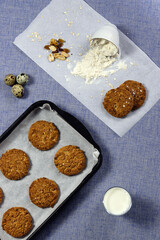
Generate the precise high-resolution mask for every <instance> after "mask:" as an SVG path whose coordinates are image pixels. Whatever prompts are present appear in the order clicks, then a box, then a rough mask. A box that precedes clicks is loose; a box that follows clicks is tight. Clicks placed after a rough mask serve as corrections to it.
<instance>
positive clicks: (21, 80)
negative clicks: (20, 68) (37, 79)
mask: <svg viewBox="0 0 160 240" xmlns="http://www.w3.org/2000/svg"><path fill="white" fill-rule="evenodd" d="M16 81H17V83H18V84H20V85H23V84H25V83H27V82H28V75H27V74H25V73H21V74H19V75H17V77H16Z"/></svg>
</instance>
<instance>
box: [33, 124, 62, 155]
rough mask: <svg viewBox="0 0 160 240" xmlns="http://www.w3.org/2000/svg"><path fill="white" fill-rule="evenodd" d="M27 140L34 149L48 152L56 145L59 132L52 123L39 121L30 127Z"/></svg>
mask: <svg viewBox="0 0 160 240" xmlns="http://www.w3.org/2000/svg"><path fill="white" fill-rule="evenodd" d="M28 139H29V141H30V142H31V144H32V145H33V146H34V147H35V148H37V149H39V150H42V151H45V150H49V149H51V148H52V147H54V145H56V144H57V142H58V140H59V131H58V129H57V127H56V126H55V125H54V124H53V123H52V122H47V121H44V120H40V121H37V122H35V123H33V124H32V125H31V127H30V129H29V133H28Z"/></svg>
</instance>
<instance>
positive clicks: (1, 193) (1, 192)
mask: <svg viewBox="0 0 160 240" xmlns="http://www.w3.org/2000/svg"><path fill="white" fill-rule="evenodd" d="M2 201H3V191H2V188H0V204H1V203H2Z"/></svg>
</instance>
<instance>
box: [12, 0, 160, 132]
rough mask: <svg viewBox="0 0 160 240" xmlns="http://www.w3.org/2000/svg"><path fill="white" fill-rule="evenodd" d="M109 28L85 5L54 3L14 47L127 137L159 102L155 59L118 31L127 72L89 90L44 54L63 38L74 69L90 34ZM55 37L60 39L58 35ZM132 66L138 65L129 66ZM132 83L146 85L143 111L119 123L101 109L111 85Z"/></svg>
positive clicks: (68, 0)
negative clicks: (49, 45) (54, 41)
mask: <svg viewBox="0 0 160 240" xmlns="http://www.w3.org/2000/svg"><path fill="white" fill-rule="evenodd" d="M107 23H108V21H107V20H106V19H105V18H103V17H102V16H101V15H99V14H98V13H97V12H96V11H94V10H93V9H92V8H91V7H89V6H88V5H87V4H86V3H85V2H84V1H83V0H76V1H75V0H65V1H64V0H53V1H51V3H50V4H49V5H48V6H47V7H46V8H44V9H43V10H42V11H41V12H40V13H39V14H38V16H37V17H36V18H35V19H34V21H33V22H32V23H31V24H30V25H29V27H28V28H27V29H26V30H25V31H24V32H23V33H22V34H20V35H19V36H18V37H17V38H16V39H15V41H14V44H15V45H16V46H17V47H19V48H20V49H21V50H22V51H23V52H25V53H26V54H27V55H28V56H29V57H30V58H31V59H32V60H33V61H34V62H36V63H37V64H38V65H39V66H40V67H41V68H42V69H44V70H45V71H46V72H47V73H48V74H49V75H50V76H51V77H53V78H54V79H55V80H56V81H57V82H59V83H60V84H61V85H62V86H63V87H64V88H65V89H67V90H68V91H69V92H70V93H71V94H72V95H73V96H75V97H76V98H77V99H78V100H79V101H80V102H81V103H83V104H84V105H85V106H86V107H87V108H88V109H89V110H90V111H91V112H92V113H94V114H95V115H96V116H97V117H98V118H100V119H101V120H102V121H103V122H104V123H105V124H106V125H108V126H109V127H110V128H111V129H112V130H113V131H115V132H116V133H117V134H118V135H119V136H123V135H124V134H125V133H126V132H127V131H128V130H129V129H131V127H132V126H134V124H135V123H136V122H137V121H139V120H140V119H141V118H142V117H143V116H144V114H145V113H147V112H148V111H149V110H150V109H151V107H152V106H153V105H154V104H155V103H156V102H157V101H158V99H159V98H160V79H159V76H160V69H159V68H158V67H157V66H156V65H155V64H154V63H153V62H152V61H151V59H150V58H149V57H148V56H147V55H146V54H145V53H144V52H143V51H141V50H140V49H139V48H138V47H137V46H136V45H135V44H134V43H133V42H132V41H131V40H130V39H129V38H128V37H126V36H125V35H124V34H123V33H122V32H120V31H119V34H120V48H121V52H122V56H121V60H124V61H125V63H126V64H127V66H128V67H127V69H126V70H119V71H118V72H117V73H115V74H113V75H110V76H109V77H108V78H99V79H98V80H96V81H95V83H94V84H92V85H86V84H85V80H84V79H82V78H80V77H76V76H73V75H71V73H70V68H69V67H67V65H68V62H65V61H60V62H57V61H56V62H52V63H50V62H49V61H48V54H49V53H47V51H46V50H44V45H46V44H48V43H49V41H50V39H51V37H53V38H58V37H61V38H63V39H65V40H66V43H65V45H64V47H68V48H69V49H70V50H71V51H72V53H73V55H71V56H70V57H69V60H70V61H71V63H70V64H71V65H72V66H74V65H75V62H76V61H77V60H80V58H81V56H80V55H81V54H84V53H86V51H87V48H89V41H88V39H87V38H88V36H87V35H88V34H94V32H96V31H97V30H98V29H99V28H100V27H101V26H104V25H105V24H107ZM35 32H36V33H38V34H39V36H41V41H38V38H32V37H30V36H31V34H32V33H35ZM54 34H58V36H56V35H54ZM32 39H33V40H32ZM79 54H80V55H79ZM134 62H136V65H133V64H131V63H134ZM72 66H70V67H72ZM114 67H115V68H116V63H115V64H114V66H113V67H111V69H113V68H114ZM114 78H116V81H114ZM128 79H130V80H135V81H139V82H142V83H143V84H144V85H145V87H146V88H147V99H146V101H145V104H144V105H143V106H142V107H141V108H140V109H138V110H136V111H134V112H132V113H130V114H129V115H128V116H127V117H125V118H124V119H117V118H114V117H112V116H111V115H109V114H108V113H107V112H106V111H105V110H104V108H103V105H102V102H103V98H104V94H105V92H107V91H108V90H109V89H110V86H109V85H108V83H111V84H112V85H113V86H114V87H117V86H119V85H120V84H121V83H123V82H124V81H126V80H128ZM66 80H67V81H66ZM106 80H107V81H108V82H107V81H106Z"/></svg>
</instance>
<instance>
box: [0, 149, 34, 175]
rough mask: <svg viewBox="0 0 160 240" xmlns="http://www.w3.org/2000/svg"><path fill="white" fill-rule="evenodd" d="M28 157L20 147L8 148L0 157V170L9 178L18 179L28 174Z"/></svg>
mask: <svg viewBox="0 0 160 240" xmlns="http://www.w3.org/2000/svg"><path fill="white" fill-rule="evenodd" d="M29 166H30V161H29V157H28V156H27V154H26V153H25V152H24V151H22V150H20V149H15V148H14V149H10V150H7V151H6V152H5V153H4V154H2V156H1V158H0V170H1V172H2V173H3V175H4V176H5V177H6V178H8V179H10V180H19V179H21V178H23V177H24V176H26V175H27V174H28V170H29Z"/></svg>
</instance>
